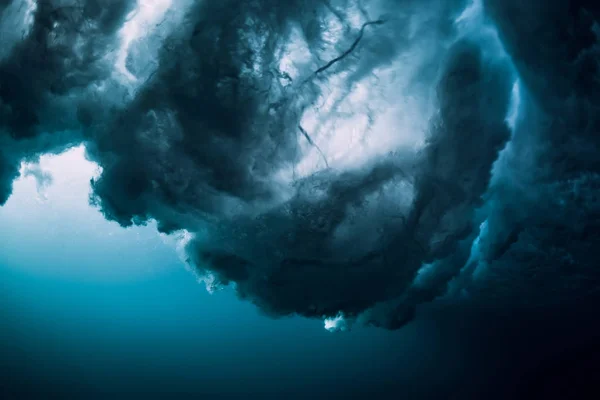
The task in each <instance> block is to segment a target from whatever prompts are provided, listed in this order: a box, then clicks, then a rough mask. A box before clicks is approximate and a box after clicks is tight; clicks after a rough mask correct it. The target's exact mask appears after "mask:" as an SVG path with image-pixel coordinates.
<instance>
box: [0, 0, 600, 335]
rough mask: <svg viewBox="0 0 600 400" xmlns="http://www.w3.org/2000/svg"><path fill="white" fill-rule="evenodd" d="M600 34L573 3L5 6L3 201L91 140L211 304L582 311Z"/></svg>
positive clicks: (0, 88) (594, 185)
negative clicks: (215, 295)
mask: <svg viewBox="0 0 600 400" xmlns="http://www.w3.org/2000/svg"><path fill="white" fill-rule="evenodd" d="M599 19H600V5H598V4H597V3H595V2H591V1H590V2H585V1H583V0H579V1H559V0H552V1H548V0H544V1H542V0H532V1H527V2H526V1H522V0H473V1H467V0H419V1H417V0H370V1H368V0H362V1H361V0H289V1H277V0H256V1H239V0H223V1H208V0H204V1H200V0H199V1H192V0H139V1H137V2H136V1H110V0H81V1H73V0H43V1H42V0H38V1H35V0H27V1H19V0H13V1H10V0H3V1H0V43H1V45H0V203H4V202H6V201H7V199H8V198H9V196H10V195H11V188H12V183H13V181H14V180H15V179H16V178H17V177H18V176H19V174H20V172H19V171H21V168H20V167H21V165H22V163H23V162H28V163H35V161H36V160H37V159H38V158H39V157H40V156H41V155H43V154H48V153H60V152H63V151H65V150H66V149H68V148H71V147H75V146H80V145H83V146H85V149H86V156H87V157H88V159H90V160H92V161H94V162H95V163H97V164H98V165H99V166H100V168H101V173H100V174H99V175H98V176H97V177H95V178H94V179H93V180H92V182H91V186H92V189H93V193H92V195H91V198H90V201H91V202H92V204H93V205H95V206H97V207H98V208H99V209H100V210H101V211H102V213H103V215H104V216H105V217H106V218H107V219H109V220H114V221H117V222H118V223H119V224H121V225H122V226H130V225H132V224H146V223H147V222H149V221H155V222H156V224H157V227H158V229H159V230H160V231H161V232H164V233H174V232H179V234H181V233H182V232H183V234H182V236H183V237H185V242H184V243H183V244H184V245H185V260H186V262H187V263H188V264H189V265H190V266H191V267H192V268H193V270H194V271H196V272H197V274H198V276H199V277H200V278H201V279H202V280H204V282H206V284H207V287H208V288H209V289H210V290H215V289H218V288H219V287H222V286H225V285H231V286H233V287H234V288H235V290H236V292H237V293H238V295H239V296H240V297H241V298H243V299H246V300H248V301H250V302H252V303H254V304H255V305H256V306H257V307H259V308H260V309H261V310H263V311H264V312H266V313H268V314H271V315H274V316H278V315H290V314H297V315H301V316H305V317H311V318H313V317H314V318H320V319H324V320H325V326H326V327H327V328H328V329H331V330H345V329H348V328H350V327H351V326H352V325H353V324H355V323H366V324H370V325H376V326H381V327H385V328H391V329H396V328H400V327H402V326H403V325H404V324H406V323H407V322H409V321H411V320H412V319H413V318H414V316H415V312H416V310H417V308H418V307H419V306H421V305H424V304H426V303H430V302H432V301H446V302H463V303H464V304H465V307H466V306H468V305H474V304H476V305H477V306H483V307H493V308H496V309H519V310H528V309H532V310H540V309H541V310H544V311H548V312H552V310H555V309H558V308H562V307H568V306H569V305H570V304H575V305H577V304H590V302H593V301H594V298H595V294H596V292H597V291H598V289H599V288H600V282H599V280H600V270H599V269H598V265H597V264H598V260H599V257H598V256H599V253H598V251H599V250H598V249H600V203H599V201H598V188H599V185H600V179H599V172H600V157H598V150H599V149H598V146H599V144H600V135H598V128H599V126H600V117H599V116H600V110H599V107H600V76H599V74H598V67H599V59H600V58H599V54H600V53H599V51H600V47H599V45H598V43H599V42H598V35H600V28H599V26H598V22H597V21H598V20H599ZM24 173H26V174H29V175H32V176H35V177H36V179H38V183H39V184H41V185H44V184H46V183H48V182H47V177H46V178H45V175H44V172H43V171H42V170H40V169H39V168H38V169H36V168H35V167H32V168H31V169H29V170H27V171H24Z"/></svg>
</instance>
